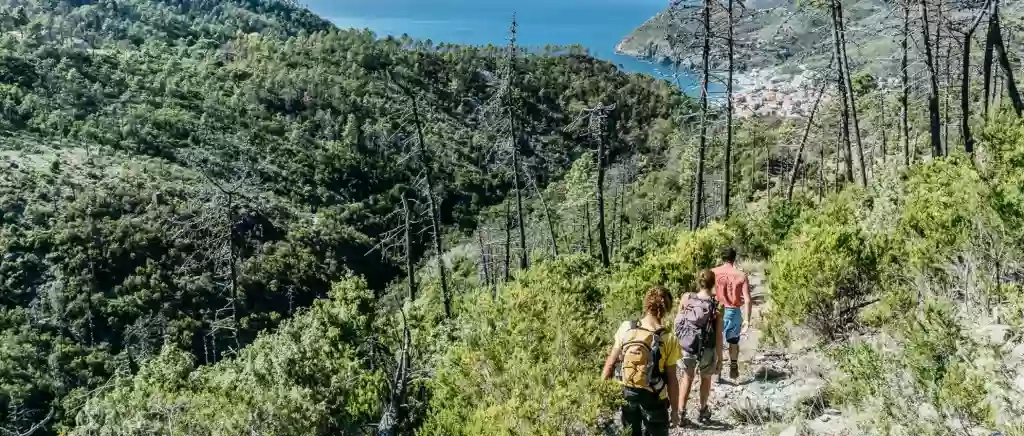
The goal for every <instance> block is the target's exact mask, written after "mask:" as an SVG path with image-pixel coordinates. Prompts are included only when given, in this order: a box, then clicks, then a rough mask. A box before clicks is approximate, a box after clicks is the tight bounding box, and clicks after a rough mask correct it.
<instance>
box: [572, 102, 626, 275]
mask: <svg viewBox="0 0 1024 436" xmlns="http://www.w3.org/2000/svg"><path fill="white" fill-rule="evenodd" d="M614 110H615V104H609V105H597V106H595V107H592V108H589V109H584V110H583V111H582V113H581V114H580V116H579V117H578V118H577V119H576V120H575V121H573V123H572V124H570V125H569V126H568V127H566V130H573V129H576V128H577V126H579V125H580V124H581V123H582V121H583V120H584V119H586V120H587V133H588V135H589V137H590V139H591V141H593V142H595V143H596V145H597V156H596V159H597V185H596V186H595V187H594V193H595V196H596V197H597V238H598V244H599V245H600V248H601V265H603V266H604V267H605V268H608V267H609V266H610V265H611V260H610V258H609V254H608V233H607V230H606V228H605V211H604V209H605V207H604V206H605V205H604V178H605V171H606V168H605V166H606V155H607V151H606V150H605V148H606V144H605V143H606V142H607V137H606V128H605V125H606V121H607V118H608V116H609V114H610V113H611V112H612V111H614Z"/></svg>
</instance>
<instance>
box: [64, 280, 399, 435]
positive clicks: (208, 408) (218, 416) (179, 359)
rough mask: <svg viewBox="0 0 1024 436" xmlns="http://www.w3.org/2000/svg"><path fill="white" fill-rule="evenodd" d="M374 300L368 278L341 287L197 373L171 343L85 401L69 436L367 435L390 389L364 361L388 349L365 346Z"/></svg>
mask: <svg viewBox="0 0 1024 436" xmlns="http://www.w3.org/2000/svg"><path fill="white" fill-rule="evenodd" d="M372 297H373V295H372V293H371V292H370V291H369V290H368V289H367V287H366V282H365V281H363V280H361V279H349V280H346V281H343V282H341V283H339V284H337V285H335V286H334V288H333V289H332V291H331V299H330V300H321V301H318V302H316V303H315V304H314V305H313V306H312V307H310V308H309V309H308V310H304V311H303V312H302V313H300V314H299V315H297V316H295V317H294V318H292V319H291V320H290V321H288V322H285V323H284V324H282V326H281V328H280V329H279V330H278V331H277V332H276V333H273V334H268V335H263V336H261V337H260V338H259V339H257V340H256V341H255V342H254V343H253V344H252V345H250V346H249V347H246V348H245V349H244V350H242V351H241V352H240V353H239V355H238V356H237V357H235V358H233V359H231V360H226V361H224V362H221V363H220V364H218V365H215V366H210V367H203V368H199V369H195V366H194V362H193V359H192V358H191V356H190V355H189V353H187V352H184V351H181V350H178V349H175V348H174V347H173V346H170V345H168V346H166V347H164V349H163V351H162V352H161V353H160V354H159V355H157V356H156V357H155V358H154V359H152V360H151V361H149V362H148V363H147V364H145V365H143V367H142V369H141V370H140V372H139V373H138V374H137V375H136V376H134V377H131V376H130V375H129V376H122V377H118V378H115V379H114V380H113V382H112V385H111V386H108V387H106V388H105V389H104V390H103V391H101V392H100V394H99V396H98V397H97V398H96V399H94V400H92V401H90V402H89V403H87V404H86V405H85V407H84V408H82V410H81V411H79V412H78V414H77V417H76V418H75V421H76V424H77V426H76V427H75V428H74V429H73V430H72V431H71V433H70V434H82V435H86V434H102V435H108V434H109V435H133V434H137V435H142V434H171V433H175V434H179V433H181V434H208V435H236V434H241V433H251V432H258V433H261V434H280V435H308V434H361V432H362V430H361V428H362V426H363V425H365V424H367V423H369V422H374V421H376V419H378V417H379V413H380V410H379V407H380V401H379V400H380V398H381V394H382V390H383V389H384V388H385V386H386V382H385V379H384V377H385V376H386V375H385V374H384V373H382V372H381V371H380V370H379V369H378V370H374V369H372V368H370V367H368V366H367V360H366V359H367V357H369V356H370V355H371V353H384V352H387V350H386V349H379V350H373V349H372V348H370V349H367V348H366V345H363V344H365V343H366V342H365V341H366V339H367V338H372V337H374V336H375V333H374V331H373V330H368V329H370V328H371V327H370V323H371V318H370V317H369V315H368V313H370V312H368V311H367V308H368V307H369V305H370V304H371V302H372ZM371 347H372V345H371Z"/></svg>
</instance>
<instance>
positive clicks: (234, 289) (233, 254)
mask: <svg viewBox="0 0 1024 436" xmlns="http://www.w3.org/2000/svg"><path fill="white" fill-rule="evenodd" d="M234 210H235V205H234V194H233V193H228V209H227V216H228V262H230V265H229V272H230V274H231V328H232V332H233V334H234V339H235V350H236V351H237V350H241V349H242V343H241V341H239V340H238V326H239V323H238V247H237V245H238V244H237V243H236V241H235V239H236V238H235V226H234V223H235V214H234Z"/></svg>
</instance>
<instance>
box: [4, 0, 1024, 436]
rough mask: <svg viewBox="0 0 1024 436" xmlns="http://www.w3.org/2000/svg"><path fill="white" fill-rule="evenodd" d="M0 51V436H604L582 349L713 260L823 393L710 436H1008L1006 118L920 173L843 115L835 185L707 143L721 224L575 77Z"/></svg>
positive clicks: (881, 120)
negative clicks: (835, 420)
mask: <svg viewBox="0 0 1024 436" xmlns="http://www.w3.org/2000/svg"><path fill="white" fill-rule="evenodd" d="M0 23H2V25H3V29H2V32H0V49H2V53H0V56H2V59H3V62H2V63H0V114H2V119H0V132H2V138H0V434H14V435H19V436H23V435H34V436H38V435H57V434H61V435H153V434H175V435H176V434H187V435H211V436H212V435H218V436H221V435H224V436H228V435H241V434H248V435H256V434H259V435H296V436H298V435H339V434H340V435H365V434H377V433H378V432H380V433H383V434H388V435H390V434H421V435H438V436H440V435H445V436H447V435H456V436H458V435H466V436H469V435H509V434H516V435H591V434H594V435H596V434H618V432H619V431H621V426H620V425H619V424H618V423H617V422H616V419H615V418H613V417H614V416H615V415H617V414H616V408H617V407H618V405H619V404H620V402H621V391H620V389H619V388H618V387H617V386H616V385H615V384H614V383H610V382H603V381H601V380H600V377H599V369H600V367H601V363H602V361H603V359H604V358H605V356H606V353H607V350H608V347H609V346H610V344H611V342H612V341H611V339H612V334H613V332H614V330H615V328H616V326H618V325H619V324H620V323H621V322H622V321H623V320H626V319H630V318H634V317H636V316H637V315H638V314H639V313H640V310H641V307H640V304H641V297H642V295H643V294H644V293H645V292H646V291H647V290H648V289H649V288H650V287H651V286H653V285H656V284H661V285H665V286H666V287H668V288H669V289H670V290H672V292H673V293H674V294H676V295H678V294H680V293H682V292H683V291H684V290H687V289H690V287H691V286H692V284H693V280H694V277H695V275H696V274H697V272H698V271H699V270H700V269H701V268H706V267H710V266H713V264H714V263H715V262H716V259H715V253H716V252H717V250H718V249H719V248H720V247H721V246H723V245H727V244H732V245H733V246H735V247H737V248H738V249H739V251H740V253H741V255H742V256H743V257H744V258H745V259H750V260H756V261H763V264H764V265H765V266H766V272H767V276H768V281H769V283H770V285H771V293H770V295H769V296H768V301H767V302H766V303H765V304H764V306H763V307H764V312H763V313H764V314H765V315H764V317H763V318H762V319H755V323H756V324H757V326H756V327H757V328H758V330H759V331H760V332H761V334H762V335H763V337H764V339H762V348H761V349H758V350H757V352H759V353H760V352H762V351H769V350H770V351H772V352H773V353H781V354H786V353H791V352H792V349H793V348H792V347H793V345H792V344H793V343H794V342H804V343H810V344H811V345H810V346H809V347H805V348H804V349H802V350H801V351H800V352H801V353H806V354H810V355H813V356H816V357H820V359H819V360H818V361H820V364H818V365H816V366H815V367H813V368H811V369H812V370H813V371H814V372H815V373H817V374H819V376H820V377H822V378H823V379H825V383H823V385H822V386H821V388H820V389H816V390H815V391H814V392H810V393H809V396H808V397H799V398H796V397H794V398H787V401H791V402H793V403H794V404H797V405H799V406H800V407H797V408H794V409H792V410H789V411H787V412H786V413H781V412H777V411H773V410H758V411H756V413H753V412H752V411H750V410H746V411H745V410H744V405H743V404H738V403H737V404H733V405H730V406H735V407H728V408H721V409H720V410H716V412H715V413H716V416H718V417H719V418H722V419H724V420H726V421H728V422H729V423H730V425H731V426H733V427H735V428H736V429H737V430H736V431H741V430H742V431H748V432H750V433H749V434H768V433H771V432H774V431H776V430H780V429H784V428H786V427H788V426H793V427H791V429H792V428H798V429H801V431H802V430H806V428H805V427H806V425H805V424H806V422H805V421H808V420H812V419H815V418H816V417H818V416H820V415H822V414H823V413H824V412H823V411H824V410H825V409H826V408H829V409H831V408H835V409H838V410H839V411H840V412H841V413H842V415H843V417H844V418H848V419H849V420H850V422H851V423H850V426H849V427H847V429H848V430H851V431H854V434H856V431H859V432H861V433H863V434H870V435H876V434H877V435H890V434H894V435H908V436H909V435H921V434H929V435H953V434H964V432H970V431H978V432H981V431H985V430H999V431H1002V432H1003V433H1004V434H1006V435H1007V436H1024V421H1022V418H1021V417H1022V416H1024V403H1022V401H1021V398H1024V383H1022V380H1024V321H1022V319H1024V299H1022V298H1021V297H1020V295H1022V294H1021V291H1022V290H1024V289H1022V288H1021V287H1022V280H1024V270H1022V269H1021V260H1024V253H1022V252H1021V250H1022V248H1021V247H1022V246H1024V244H1021V243H1020V241H1021V240H1024V123H1022V121H1021V118H1020V117H1019V116H1015V115H1014V114H1012V113H1011V111H1010V110H1008V108H1005V107H1003V108H1001V109H1004V112H1002V113H998V114H997V110H996V109H999V108H998V107H994V108H993V110H992V111H991V112H992V115H991V116H990V118H988V119H986V120H984V121H983V120H981V119H979V120H978V121H979V122H978V124H979V129H978V131H977V132H976V137H977V140H978V143H977V145H976V152H975V153H973V154H971V155H968V154H965V153H963V152H959V151H957V150H959V149H958V148H957V147H958V145H957V142H956V139H955V138H952V137H950V136H949V135H948V134H947V136H946V141H947V142H946V143H947V144H948V145H947V147H948V151H949V153H948V156H947V155H940V156H936V157H934V158H922V155H923V152H922V151H921V150H922V149H924V148H925V147H926V145H925V144H923V143H922V141H918V140H917V138H916V137H915V138H914V141H913V148H909V147H910V146H908V149H907V155H905V156H902V154H903V150H899V149H897V147H895V146H890V147H886V141H887V140H888V139H887V137H886V136H885V132H888V131H890V130H894V128H893V127H892V124H893V123H892V122H891V120H890V121H889V122H887V121H886V118H885V115H884V113H885V112H884V109H883V108H884V107H885V106H881V107H879V106H877V105H876V104H875V103H874V100H873V99H867V98H865V100H868V101H869V102H868V103H863V102H862V103H861V104H862V106H860V107H861V110H862V111H863V113H864V114H865V116H864V118H863V119H864V124H863V127H864V130H865V131H866V132H870V134H866V135H865V136H864V142H865V144H866V146H867V147H866V149H867V150H868V158H867V161H868V165H867V166H866V167H865V166H864V165H862V166H861V168H860V171H869V172H870V180H871V183H870V184H868V183H865V184H864V186H854V184H853V183H851V182H853V177H852V174H853V172H852V171H853V169H852V167H851V166H850V165H851V164H850V163H849V162H847V163H845V164H843V163H841V162H840V154H841V150H840V149H839V147H838V146H836V147H835V148H834V149H833V148H832V145H833V143H834V141H835V136H836V135H835V132H834V130H833V128H834V126H835V125H836V124H837V123H838V117H839V115H838V112H839V109H838V106H839V105H838V104H835V103H834V102H829V103H826V104H824V105H823V106H824V107H823V109H822V113H821V115H820V116H819V118H818V120H817V124H819V125H820V126H824V127H822V128H821V129H815V131H814V132H813V134H810V135H804V136H805V137H807V138H810V144H812V145H811V146H808V147H807V151H806V152H805V151H804V147H800V152H798V153H800V154H801V156H802V158H801V159H802V160H801V162H802V164H801V163H797V159H796V155H797V153H795V148H796V147H795V145H796V143H797V142H798V141H797V139H795V138H798V137H799V135H798V134H799V133H802V132H803V128H804V123H805V122H804V121H803V120H787V121H778V120H772V119H758V118H752V119H746V120H743V121H742V122H737V123H736V125H735V137H734V138H733V139H732V142H731V147H732V148H731V152H730V156H731V157H732V160H731V161H729V162H730V163H729V165H731V166H730V168H729V169H730V170H731V174H732V176H731V177H732V178H733V179H734V180H728V181H726V182H728V183H732V184H733V185H734V186H733V189H732V190H731V191H728V192H730V194H729V195H730V200H731V201H732V208H731V210H730V209H725V207H724V206H722V198H720V197H721V195H719V192H721V189H720V188H721V182H722V181H721V180H716V178H717V177H718V176H717V175H718V174H720V172H723V171H724V170H725V165H726V164H725V163H724V162H725V159H724V157H725V152H724V150H723V148H722V147H720V146H721V145H722V140H721V139H718V138H717V135H718V133H719V132H717V131H713V132H712V133H711V135H710V136H712V139H711V140H710V141H708V142H709V144H708V149H707V150H705V151H706V152H707V153H706V155H705V153H703V152H702V153H701V159H702V160H701V162H702V163H701V164H700V165H697V163H696V159H697V158H696V157H695V155H696V154H697V151H696V150H695V149H696V147H695V146H694V145H695V143H696V142H697V138H698V134H697V133H696V132H695V130H696V129H695V128H694V124H693V123H694V121H693V118H694V117H693V116H692V114H691V112H693V110H694V105H693V104H692V102H691V101H690V100H689V99H687V98H686V97H685V96H683V95H682V94H681V93H680V92H679V90H678V89H677V88H675V87H673V86H672V85H670V84H669V83H667V82H665V81H657V80H654V79H651V78H649V77H645V76H641V75H628V74H624V73H621V72H619V71H617V70H616V68H615V67H614V66H613V65H611V64H609V63H606V62H602V61H599V60H596V59H594V58H591V57H589V56H588V55H587V54H586V53H584V52H581V51H580V50H578V49H550V50H548V51H546V52H543V53H525V52H522V51H513V50H509V49H506V48H499V47H466V46H456V45H441V46H432V45H428V44H426V43H423V42H418V41H414V40H411V39H409V38H406V37H401V38H395V37H379V36H378V35H374V34H372V33H370V32H368V31H352V30H340V29H336V28H335V27H334V26H333V25H331V24H330V23H328V22H326V21H324V20H322V19H320V18H319V17H316V16H315V15H313V14H311V13H310V12H308V11H306V10H305V9H303V8H301V7H299V6H298V5H296V4H294V3H292V2H287V1H278V0H264V1H244V0H230V1H179V0H148V1H144V0H120V1H113V0H111V1H106V2H68V1H58V0H53V1H36V0H31V1H20V0H19V1H13V0H0ZM869 79H870V78H868V79H864V80H859V81H858V84H857V85H858V86H857V87H856V92H858V93H859V96H861V97H865V96H872V95H875V94H874V93H875V92H877V88H876V87H874V86H873V82H871V80H869ZM987 97H988V96H986V103H987V101H988V100H987ZM862 101H863V100H862ZM879 103H880V104H881V105H884V104H886V102H885V100H884V99H882V100H881V101H880V102H879ZM973 103H978V102H976V101H975V102H973ZM1002 103H1004V104H1005V103H1006V102H1002ZM976 105H978V106H980V104H976ZM994 106H997V105H994ZM890 107H891V106H890ZM910 110H911V111H912V113H911V114H910V116H909V117H910V120H911V127H910V128H912V129H913V131H914V132H916V133H915V134H917V135H922V134H923V132H926V131H927V128H926V127H925V124H926V123H925V117H924V114H923V112H924V111H923V108H922V107H921V106H920V104H919V102H917V103H914V104H913V106H911V107H910ZM495 113H497V114H498V115H497V116H496V115H495ZM720 115H721V114H720V113H718V112H713V113H711V115H710V117H709V119H716V120H717V119H719V118H721V116H720ZM496 118H498V119H504V120H506V121H507V125H506V124H502V123H503V122H504V121H500V120H499V121H496ZM979 118H980V117H979ZM982 121H983V122H982ZM947 123H948V119H947ZM712 130H715V129H712ZM808 131H809V130H808ZM954 136H955V133H954ZM892 137H893V138H894V137H895V135H893V136H892ZM805 140H806V139H805ZM894 141H895V140H894ZM812 150H813V151H812ZM602 152H603V153H604V154H603V155H602V154H600V153H602ZM904 159H905V162H906V164H903V162H904ZM704 161H706V165H705V162H704ZM844 165H845V167H844ZM794 167H796V169H795V170H794ZM841 168H843V169H846V170H847V171H849V173H850V174H851V176H849V177H844V176H843V175H841V174H840V169H841ZM701 171H703V172H701ZM716 182H717V184H716ZM696 183H704V184H705V185H706V186H705V189H706V191H707V192H708V198H707V199H705V200H703V201H702V202H701V203H700V204H699V206H700V207H702V208H703V212H704V213H703V216H704V217H706V219H703V220H697V221H698V222H697V224H698V226H697V227H699V229H698V230H696V231H689V230H688V229H689V228H690V227H691V213H692V212H691V207H690V206H691V205H690V204H689V203H690V199H691V198H693V197H694V195H693V193H694V191H695V187H696V186H697V185H696ZM788 191H792V195H784V194H783V192H788ZM437 204H439V205H440V206H437V207H435V205H437ZM435 222H436V223H435ZM435 236H436V237H435ZM438 248H440V251H438ZM758 273H759V274H760V271H758ZM670 316H674V314H670ZM750 370H751V371H752V372H753V370H754V368H750ZM717 389H719V388H718V387H716V390H717ZM807 405H810V406H807ZM804 406H807V407H804ZM747 407H750V406H749V404H748V405H747ZM915 412H916V413H915ZM755 415H756V416H757V417H758V419H752V418H751V417H752V416H755ZM830 416H831V415H830ZM794 431H795V430H794ZM722 434H741V433H729V432H723V433H722Z"/></svg>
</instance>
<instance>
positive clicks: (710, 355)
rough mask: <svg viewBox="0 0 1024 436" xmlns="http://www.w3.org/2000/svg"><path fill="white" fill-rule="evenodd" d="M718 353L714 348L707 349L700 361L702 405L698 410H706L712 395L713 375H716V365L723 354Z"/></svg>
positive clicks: (700, 399)
mask: <svg viewBox="0 0 1024 436" xmlns="http://www.w3.org/2000/svg"><path fill="white" fill-rule="evenodd" d="M717 354H718V353H715V352H713V351H712V350H707V351H706V352H705V353H704V356H703V359H701V362H700V397H699V398H698V400H699V401H700V407H699V408H698V409H697V410H704V408H705V407H707V406H708V397H710V396H711V377H712V376H713V375H715V373H716V371H715V366H716V364H717V363H718V359H721V358H722V356H718V355H717Z"/></svg>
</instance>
